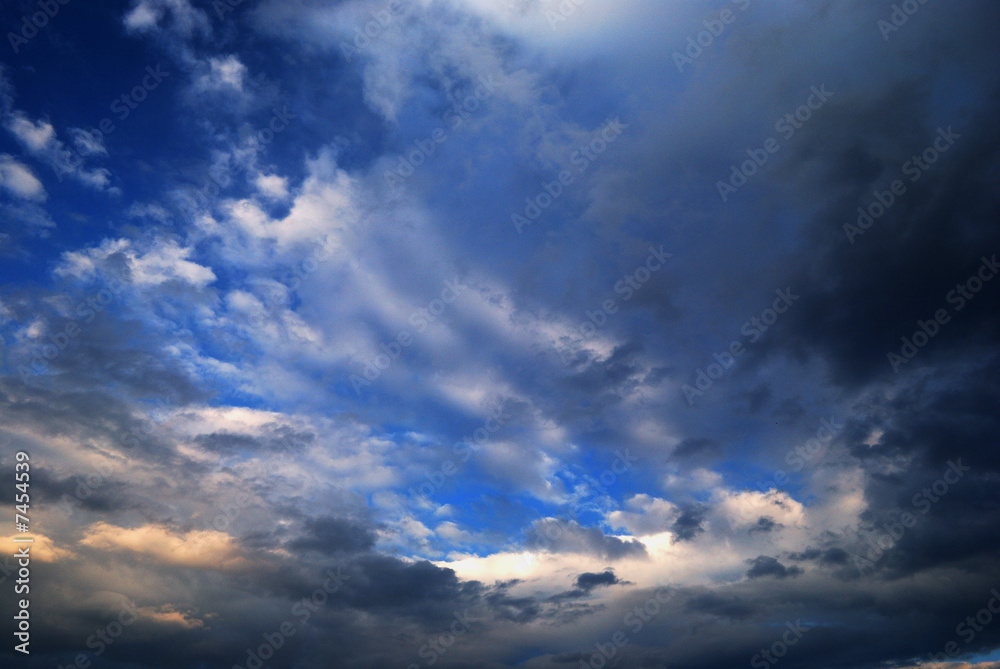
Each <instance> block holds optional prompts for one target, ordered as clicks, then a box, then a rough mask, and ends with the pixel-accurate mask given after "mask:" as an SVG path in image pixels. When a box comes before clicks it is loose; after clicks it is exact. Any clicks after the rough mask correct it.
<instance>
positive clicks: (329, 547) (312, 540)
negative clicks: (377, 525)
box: [288, 516, 375, 554]
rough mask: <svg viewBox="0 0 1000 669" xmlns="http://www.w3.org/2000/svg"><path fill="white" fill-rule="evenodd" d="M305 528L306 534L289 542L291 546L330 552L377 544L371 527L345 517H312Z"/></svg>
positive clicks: (358, 549) (369, 546) (357, 548)
mask: <svg viewBox="0 0 1000 669" xmlns="http://www.w3.org/2000/svg"><path fill="white" fill-rule="evenodd" d="M305 530H306V536H304V537H300V538H298V539H295V540H294V541H291V542H289V543H288V547H289V548H292V549H297V550H315V551H320V552H323V553H328V554H329V553H337V552H343V551H346V552H357V551H363V550H368V549H370V548H371V547H372V546H374V545H375V534H374V533H373V532H372V529H371V528H370V527H366V526H363V525H358V524H356V523H354V522H352V521H351V520H349V519H345V518H336V517H330V516H328V517H324V518H310V519H308V520H307V521H306V523H305Z"/></svg>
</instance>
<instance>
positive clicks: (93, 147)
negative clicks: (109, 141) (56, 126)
mask: <svg viewBox="0 0 1000 669" xmlns="http://www.w3.org/2000/svg"><path fill="white" fill-rule="evenodd" d="M69 134H70V137H72V138H73V144H74V145H75V146H76V150H77V151H79V152H80V155H83V156H106V155H108V150H107V148H106V147H105V146H104V135H103V134H102V133H100V132H97V131H88V130H84V129H83V128H70V129H69Z"/></svg>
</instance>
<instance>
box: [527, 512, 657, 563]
mask: <svg viewBox="0 0 1000 669" xmlns="http://www.w3.org/2000/svg"><path fill="white" fill-rule="evenodd" d="M527 544H528V545H529V546H536V547H538V548H541V549H542V550H547V551H551V552H554V553H586V554H589V555H594V556H597V557H603V558H607V559H609V560H618V559H621V558H624V557H634V556H642V555H645V554H646V547H645V546H643V545H642V544H641V543H640V542H638V541H635V540H634V539H630V540H623V539H619V538H618V537H612V536H608V535H606V534H604V532H602V531H601V529H600V528H597V527H584V526H582V525H580V523H578V522H577V521H575V520H569V521H565V520H559V519H543V520H537V521H535V522H534V523H532V525H531V528H530V530H528V532H527Z"/></svg>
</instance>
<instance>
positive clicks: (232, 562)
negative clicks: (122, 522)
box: [80, 522, 250, 571]
mask: <svg viewBox="0 0 1000 669" xmlns="http://www.w3.org/2000/svg"><path fill="white" fill-rule="evenodd" d="M80 543H81V544H82V545H84V546H90V547H92V548H97V549H100V550H104V551H112V550H113V551H131V552H132V553H136V554H138V555H141V556H144V557H146V558H148V559H151V560H153V561H154V562H156V563H159V564H163V565H176V566H181V567H191V568H196V569H213V570H219V571H232V570H243V569H246V568H248V567H249V564H250V563H249V562H248V561H247V559H246V558H245V557H244V556H243V555H242V554H241V551H240V549H239V546H238V545H237V544H236V543H235V542H234V540H233V538H232V537H231V536H229V535H228V534H224V533H222V532H213V531H208V530H195V531H190V532H185V533H178V532H175V531H173V530H171V529H170V528H168V527H165V526H162V525H145V526H141V527H134V528H125V527H117V526H114V525H111V524H109V523H105V522H97V523H94V524H93V525H91V526H89V527H87V528H86V530H85V534H84V537H83V538H82V539H81V540H80Z"/></svg>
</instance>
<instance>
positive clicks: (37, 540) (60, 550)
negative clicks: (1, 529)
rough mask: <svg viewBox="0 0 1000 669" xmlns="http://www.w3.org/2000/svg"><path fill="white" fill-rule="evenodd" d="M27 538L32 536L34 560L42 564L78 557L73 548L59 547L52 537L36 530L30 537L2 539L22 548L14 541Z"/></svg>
mask: <svg viewBox="0 0 1000 669" xmlns="http://www.w3.org/2000/svg"><path fill="white" fill-rule="evenodd" d="M25 536H30V538H31V540H32V541H31V546H30V548H31V559H32V560H37V561H38V562H42V563H54V562H59V561H62V560H72V559H74V558H76V557H77V555H76V554H75V553H74V552H73V550H72V548H71V547H69V546H59V545H57V544H56V542H55V541H53V540H52V538H51V537H48V536H46V535H44V534H41V533H39V532H37V531H34V530H33V531H32V533H31V534H30V535H24V534H11V535H8V536H6V537H2V539H3V540H4V541H5V542H7V543H8V544H10V545H11V546H16V547H17V548H21V546H18V545H17V544H15V543H14V540H15V539H24V538H25Z"/></svg>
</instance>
